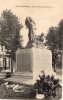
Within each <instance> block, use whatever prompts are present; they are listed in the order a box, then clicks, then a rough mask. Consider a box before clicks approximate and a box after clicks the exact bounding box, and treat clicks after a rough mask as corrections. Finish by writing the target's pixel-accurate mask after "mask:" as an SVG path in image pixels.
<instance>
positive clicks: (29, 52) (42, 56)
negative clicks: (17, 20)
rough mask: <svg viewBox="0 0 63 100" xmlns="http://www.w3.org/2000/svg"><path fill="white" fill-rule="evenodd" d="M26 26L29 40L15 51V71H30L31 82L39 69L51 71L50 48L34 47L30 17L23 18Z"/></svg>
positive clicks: (32, 23) (35, 77)
mask: <svg viewBox="0 0 63 100" xmlns="http://www.w3.org/2000/svg"><path fill="white" fill-rule="evenodd" d="M25 25H26V27H27V28H28V31H29V33H28V37H29V41H28V43H27V46H26V47H25V48H24V49H19V50H17V52H16V71H17V72H30V73H32V77H33V83H34V82H35V81H36V79H37V78H38V75H39V74H40V71H42V70H46V71H48V73H52V53H51V51H50V50H47V49H44V48H43V49H42V48H36V47H34V45H33V43H34V29H35V28H34V27H33V25H35V23H34V22H33V21H32V19H31V18H30V17H27V18H26V20H25Z"/></svg>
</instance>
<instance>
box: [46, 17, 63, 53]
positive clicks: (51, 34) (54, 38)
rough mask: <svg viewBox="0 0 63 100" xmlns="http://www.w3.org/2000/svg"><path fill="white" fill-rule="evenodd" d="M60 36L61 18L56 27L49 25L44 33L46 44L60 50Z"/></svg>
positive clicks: (61, 32) (61, 29)
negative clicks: (45, 33) (46, 32)
mask: <svg viewBox="0 0 63 100" xmlns="http://www.w3.org/2000/svg"><path fill="white" fill-rule="evenodd" d="M62 36H63V19H62V20H61V21H60V22H59V24H58V26H57V27H50V28H49V31H48V34H47V35H46V40H47V42H46V44H47V45H48V46H49V47H50V49H51V50H52V51H53V50H57V49H59V50H62Z"/></svg>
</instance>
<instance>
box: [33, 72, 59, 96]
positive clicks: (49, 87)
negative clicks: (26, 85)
mask: <svg viewBox="0 0 63 100" xmlns="http://www.w3.org/2000/svg"><path fill="white" fill-rule="evenodd" d="M39 78H40V79H38V80H37V81H36V83H35V84H34V87H35V89H37V90H38V94H44V95H45V96H47V97H48V96H53V97H54V96H56V88H57V86H58V83H59V80H58V79H55V78H54V76H53V75H52V76H49V75H47V76H45V74H43V75H39Z"/></svg>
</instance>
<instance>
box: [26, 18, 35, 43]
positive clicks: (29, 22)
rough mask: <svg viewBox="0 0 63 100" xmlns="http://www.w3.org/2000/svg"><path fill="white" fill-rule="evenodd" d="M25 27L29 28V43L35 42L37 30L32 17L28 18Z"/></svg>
mask: <svg viewBox="0 0 63 100" xmlns="http://www.w3.org/2000/svg"><path fill="white" fill-rule="evenodd" d="M25 25H26V27H27V28H28V31H29V32H28V37H29V43H31V42H33V41H34V38H35V37H34V35H35V34H34V30H36V28H35V22H34V21H33V20H32V19H31V17H26V20H25Z"/></svg>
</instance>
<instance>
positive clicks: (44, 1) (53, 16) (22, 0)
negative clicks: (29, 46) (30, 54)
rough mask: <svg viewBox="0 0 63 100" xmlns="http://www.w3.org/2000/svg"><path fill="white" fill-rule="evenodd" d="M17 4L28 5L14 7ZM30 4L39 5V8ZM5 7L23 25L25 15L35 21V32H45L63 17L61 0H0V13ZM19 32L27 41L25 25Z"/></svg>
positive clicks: (62, 0) (62, 1)
mask: <svg viewBox="0 0 63 100" xmlns="http://www.w3.org/2000/svg"><path fill="white" fill-rule="evenodd" d="M17 5H19V6H30V7H27V8H26V7H16V6H17ZM31 6H41V8H40V7H39V8H37V7H31ZM44 6H45V8H43V7H44ZM47 6H49V8H47ZM5 9H11V11H12V12H13V13H14V14H15V15H16V16H18V17H19V18H20V21H21V23H22V24H23V25H24V21H25V19H26V17H27V16H30V17H31V18H32V19H33V20H34V22H35V23H36V28H37V30H36V34H40V33H42V32H44V34H47V31H48V29H49V27H51V26H57V25H58V23H59V21H60V20H61V19H63V0H0V13H1V12H2V11H3V10H5ZM21 33H22V34H23V36H24V40H25V41H27V40H28V39H27V33H28V30H27V29H26V27H25V25H24V28H23V29H22V31H21Z"/></svg>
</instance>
